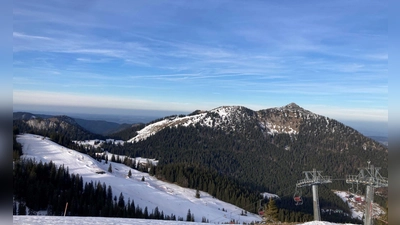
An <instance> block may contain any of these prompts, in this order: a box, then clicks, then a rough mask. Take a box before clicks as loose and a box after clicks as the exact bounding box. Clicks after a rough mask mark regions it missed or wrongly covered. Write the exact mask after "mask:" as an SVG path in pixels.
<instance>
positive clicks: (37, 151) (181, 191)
mask: <svg viewBox="0 0 400 225" xmlns="http://www.w3.org/2000/svg"><path fill="white" fill-rule="evenodd" d="M17 141H18V142H19V143H21V144H22V146H23V153H24V155H23V156H22V158H32V159H35V160H36V161H38V162H39V161H42V162H50V161H52V162H53V163H55V164H56V165H59V166H60V165H64V166H65V167H68V169H69V172H70V173H75V174H79V175H80V176H82V178H83V180H84V182H90V181H93V182H96V181H99V182H101V183H103V182H104V183H106V185H107V186H108V185H110V186H111V187H112V190H113V193H114V195H119V193H122V194H123V195H124V197H125V198H126V199H128V198H130V199H133V200H134V201H135V204H137V205H139V206H141V207H143V208H144V207H146V206H147V207H148V208H149V209H154V208H155V207H158V208H159V209H160V211H161V210H162V211H163V212H164V214H166V215H170V214H174V215H176V216H180V217H185V216H186V215H187V212H188V210H189V209H190V210H191V212H192V213H193V214H194V216H195V220H196V221H201V219H202V217H205V218H207V219H208V220H209V221H210V222H212V223H223V222H229V221H231V220H236V221H240V222H252V221H260V220H261V218H260V217H259V216H258V215H255V214H251V213H247V216H241V215H240V214H241V213H242V211H243V210H242V209H241V208H238V207H236V206H234V205H232V204H228V203H226V202H223V201H220V200H218V199H216V198H214V197H213V196H211V195H209V194H208V193H205V192H201V193H200V196H201V197H200V198H196V197H195V194H196V190H193V189H189V188H182V187H180V186H178V185H175V184H171V183H167V182H163V181H160V180H157V179H156V178H154V177H152V176H149V174H147V173H142V172H139V171H136V170H132V169H131V168H130V167H127V166H125V165H123V164H119V163H113V162H110V161H109V162H108V163H109V164H111V165H112V168H113V172H112V173H109V172H106V171H107V168H108V167H109V164H105V163H104V162H102V163H101V162H98V161H97V160H95V159H93V158H91V157H89V156H88V155H86V154H82V153H79V152H76V151H74V150H71V149H68V148H65V147H63V146H61V145H58V144H56V143H54V142H52V141H50V140H49V139H48V138H45V137H42V136H39V135H32V134H23V135H19V136H18V137H17ZM129 170H131V171H132V176H131V178H129V177H127V174H128V171H129ZM142 177H144V178H145V181H141V179H142ZM222 209H224V210H222ZM22 220H23V218H22ZM54 223H56V222H54ZM33 224H35V222H33ZM46 224H49V223H47V222H46Z"/></svg>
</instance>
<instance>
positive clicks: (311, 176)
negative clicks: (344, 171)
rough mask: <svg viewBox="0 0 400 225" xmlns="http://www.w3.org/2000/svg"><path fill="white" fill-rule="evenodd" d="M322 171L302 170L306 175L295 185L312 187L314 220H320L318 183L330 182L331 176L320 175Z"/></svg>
mask: <svg viewBox="0 0 400 225" xmlns="http://www.w3.org/2000/svg"><path fill="white" fill-rule="evenodd" d="M321 172H322V171H317V170H316V169H313V171H303V173H304V175H305V176H306V178H305V179H302V180H299V181H297V183H296V187H298V188H300V187H306V186H311V187H312V193H313V208H314V220H315V221H320V220H321V213H320V209H319V199H318V185H321V184H327V183H332V178H331V177H330V176H322V175H321Z"/></svg>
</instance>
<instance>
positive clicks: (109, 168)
mask: <svg viewBox="0 0 400 225" xmlns="http://www.w3.org/2000/svg"><path fill="white" fill-rule="evenodd" d="M108 172H110V173H112V166H111V163H110V165H109V166H108Z"/></svg>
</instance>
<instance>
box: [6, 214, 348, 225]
mask: <svg viewBox="0 0 400 225" xmlns="http://www.w3.org/2000/svg"><path fill="white" fill-rule="evenodd" d="M13 224H15V225H22V224H30V225H42V224H47V225H53V224H54V225H59V224H69V225H92V224H108V225H114V224H115V225H117V224H118V225H122V224H129V225H144V224H152V225H164V224H167V225H174V224H176V225H204V223H199V222H184V221H165V220H144V219H123V218H104V217H61V216H14V217H13ZM298 225H338V223H330V222H324V221H311V222H307V223H299V224H298ZM345 225H351V224H349V223H346V224H345Z"/></svg>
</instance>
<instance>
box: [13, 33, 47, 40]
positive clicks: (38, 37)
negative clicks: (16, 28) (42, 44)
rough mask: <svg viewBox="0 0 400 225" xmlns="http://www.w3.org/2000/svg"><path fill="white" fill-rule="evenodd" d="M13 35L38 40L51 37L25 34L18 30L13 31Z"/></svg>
mask: <svg viewBox="0 0 400 225" xmlns="http://www.w3.org/2000/svg"><path fill="white" fill-rule="evenodd" d="M13 37H15V38H23V39H39V40H46V41H50V40H52V38H49V37H43V36H35V35H27V34H23V33H18V32H13Z"/></svg>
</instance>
